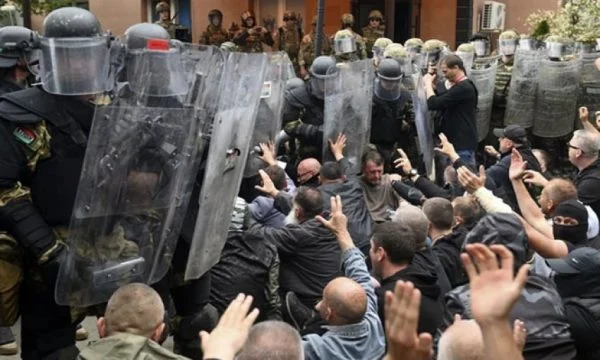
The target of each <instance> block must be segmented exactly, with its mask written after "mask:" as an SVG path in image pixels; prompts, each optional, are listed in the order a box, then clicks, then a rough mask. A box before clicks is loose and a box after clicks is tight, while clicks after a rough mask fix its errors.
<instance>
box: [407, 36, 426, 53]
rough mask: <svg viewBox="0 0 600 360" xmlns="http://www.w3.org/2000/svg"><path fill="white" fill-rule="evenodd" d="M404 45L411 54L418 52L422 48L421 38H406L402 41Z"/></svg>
mask: <svg viewBox="0 0 600 360" xmlns="http://www.w3.org/2000/svg"><path fill="white" fill-rule="evenodd" d="M404 47H405V48H406V51H408V52H409V53H410V54H412V55H414V54H419V53H420V52H421V49H422V48H423V40H421V39H419V38H411V39H408V40H406V41H405V42H404Z"/></svg>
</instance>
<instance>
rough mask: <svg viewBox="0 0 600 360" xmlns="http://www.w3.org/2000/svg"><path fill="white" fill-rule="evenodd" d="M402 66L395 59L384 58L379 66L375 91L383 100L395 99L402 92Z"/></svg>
mask: <svg viewBox="0 0 600 360" xmlns="http://www.w3.org/2000/svg"><path fill="white" fill-rule="evenodd" d="M402 76H403V71H402V67H401V66H400V64H399V63H398V61H396V60H394V59H383V60H381V62H380V63H379V66H378V68H377V78H375V86H374V89H373V91H374V92H375V96H377V97H378V98H380V99H382V100H387V101H393V100H396V99H398V98H399V97H400V95H401V93H402Z"/></svg>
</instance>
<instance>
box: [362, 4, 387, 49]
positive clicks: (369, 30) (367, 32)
mask: <svg viewBox="0 0 600 360" xmlns="http://www.w3.org/2000/svg"><path fill="white" fill-rule="evenodd" d="M371 19H378V20H379V25H378V26H377V27H375V28H374V27H371V26H370V24H369V25H367V26H365V27H363V28H362V36H363V38H364V40H365V48H366V52H367V56H368V57H372V56H373V45H374V44H375V41H377V39H379V38H382V37H384V36H385V25H383V15H382V14H381V12H380V11H379V10H373V11H371V12H370V13H369V21H371Z"/></svg>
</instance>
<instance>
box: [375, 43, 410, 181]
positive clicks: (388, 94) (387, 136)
mask: <svg viewBox="0 0 600 360" xmlns="http://www.w3.org/2000/svg"><path fill="white" fill-rule="evenodd" d="M404 59H405V60H404V61H406V62H408V61H409V59H408V57H406V55H405V57H404ZM403 76H404V74H403V71H402V66H401V63H400V62H398V60H397V59H392V58H386V59H383V60H381V62H380V63H379V68H378V69H377V77H376V79H375V85H374V86H373V110H372V116H371V140H370V141H371V143H372V144H373V145H375V147H376V148H377V151H379V153H380V154H381V155H382V156H383V158H384V160H385V168H386V172H391V171H392V169H393V168H394V166H393V163H392V161H393V158H394V155H395V154H396V149H398V148H402V149H404V151H405V152H406V153H407V154H409V158H410V159H411V161H413V162H414V163H420V162H418V161H417V160H418V159H417V156H418V152H417V148H416V142H415V134H416V132H415V129H414V114H413V113H412V111H411V109H412V99H411V94H410V92H409V91H408V90H406V88H404V86H402V78H403Z"/></svg>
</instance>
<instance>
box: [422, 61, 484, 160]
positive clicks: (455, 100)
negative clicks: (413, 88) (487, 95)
mask: <svg viewBox="0 0 600 360" xmlns="http://www.w3.org/2000/svg"><path fill="white" fill-rule="evenodd" d="M440 68H441V70H442V72H443V73H444V76H445V77H446V79H447V80H448V81H449V82H450V83H451V84H452V86H451V87H450V89H448V90H447V91H445V92H440V93H439V94H436V92H435V90H434V84H435V81H436V75H435V74H432V73H429V74H427V75H425V76H424V77H423V80H424V82H425V90H426V92H427V107H428V108H429V110H437V111H441V121H440V123H439V124H436V133H444V134H445V135H446V136H447V137H448V140H449V141H450V142H451V143H453V144H454V146H455V147H456V151H457V153H458V155H459V156H460V157H461V158H462V159H463V161H464V162H465V163H467V164H471V165H475V150H476V149H477V125H476V121H475V112H476V110H477V89H476V88H475V84H473V82H471V80H469V79H467V76H466V70H465V68H464V65H463V62H462V60H461V59H460V58H459V57H458V56H456V55H448V56H446V57H445V58H443V59H442V60H441V61H440Z"/></svg>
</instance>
